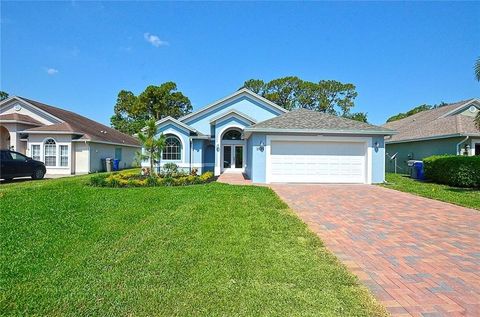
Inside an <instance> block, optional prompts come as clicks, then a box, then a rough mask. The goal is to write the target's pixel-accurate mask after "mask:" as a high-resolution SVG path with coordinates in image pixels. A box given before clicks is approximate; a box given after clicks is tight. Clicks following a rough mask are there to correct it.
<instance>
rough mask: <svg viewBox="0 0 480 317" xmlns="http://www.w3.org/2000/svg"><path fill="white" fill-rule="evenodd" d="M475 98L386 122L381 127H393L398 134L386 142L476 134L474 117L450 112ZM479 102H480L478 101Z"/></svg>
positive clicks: (479, 133) (477, 132)
mask: <svg viewBox="0 0 480 317" xmlns="http://www.w3.org/2000/svg"><path fill="white" fill-rule="evenodd" d="M474 101H475V102H476V100H475V99H468V100H464V101H460V102H455V103H452V104H448V105H445V106H442V107H439V108H437V109H432V110H426V111H422V112H419V113H416V114H414V115H413V116H410V117H407V118H404V119H401V120H396V121H393V122H388V123H386V124H384V125H383V127H385V128H388V129H394V130H397V131H398V134H396V135H394V136H392V137H391V138H390V139H388V140H387V142H398V141H407V140H416V139H424V138H435V137H442V136H449V135H464V134H469V135H471V134H478V135H480V131H479V130H478V129H477V128H476V127H475V123H474V117H473V116H465V115H462V114H459V113H458V114H450V115H449V113H450V112H452V111H453V112H455V111H459V110H461V109H462V108H464V107H466V106H468V105H470V104H471V103H472V102H474ZM479 104H480V103H479Z"/></svg>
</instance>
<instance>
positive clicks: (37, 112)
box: [0, 96, 63, 125]
mask: <svg viewBox="0 0 480 317" xmlns="http://www.w3.org/2000/svg"><path fill="white" fill-rule="evenodd" d="M0 114H1V115H7V114H17V115H23V116H28V117H30V118H31V119H32V120H35V121H36V122H38V123H40V124H39V125H42V124H46V125H49V124H56V123H61V122H63V120H62V119H61V118H58V117H57V116H55V115H54V114H52V113H49V112H48V111H45V110H44V109H41V108H39V107H37V106H35V105H34V104H33V103H31V102H29V100H27V99H24V98H22V97H18V96H12V97H10V98H8V99H5V100H3V101H2V102H0Z"/></svg>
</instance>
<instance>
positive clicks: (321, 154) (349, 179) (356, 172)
mask: <svg viewBox="0 0 480 317" xmlns="http://www.w3.org/2000/svg"><path fill="white" fill-rule="evenodd" d="M365 159H366V144H365V143H354V142H299V141H272V143H271V155H270V169H269V174H270V178H269V181H270V182H301V183H365V182H366V177H365V175H366V172H365Z"/></svg>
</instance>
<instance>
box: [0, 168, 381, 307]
mask: <svg viewBox="0 0 480 317" xmlns="http://www.w3.org/2000/svg"><path fill="white" fill-rule="evenodd" d="M87 180H88V177H72V178H65V179H57V180H46V181H35V182H22V183H11V184H1V185H0V212H1V218H0V234H1V237H0V246H1V252H0V265H1V266H0V312H1V313H0V314H1V315H32V314H34V315H40V316H43V315H72V316H73V315H75V316H81V315H83V316H85V315H92V316H126V315H129V316H139V315H140V316H141V315H143V316H146V315H150V316H152V315H163V316H192V315H195V316H201V315H203V316H313V315H316V316H318V315H321V316H383V315H385V311H384V309H383V308H382V307H381V306H379V305H378V304H377V303H376V301H375V300H374V299H373V297H372V296H371V294H370V293H369V292H368V291H366V290H365V289H364V288H363V287H361V286H360V285H359V283H358V281H357V279H356V278H355V277H354V276H353V275H352V274H350V273H349V272H348V271H347V270H346V269H345V268H344V267H343V266H342V265H340V264H339V262H338V261H337V259H336V258H335V257H333V256H332V255H331V254H330V253H329V252H328V251H327V250H326V249H325V248H324V247H323V245H322V243H321V241H320V240H319V239H318V238H317V237H316V236H315V235H314V234H312V233H311V232H310V231H308V230H307V227H306V225H304V224H303V223H302V222H301V221H300V220H299V219H298V218H297V217H296V216H295V215H294V214H293V213H292V212H291V211H290V210H289V209H288V208H287V206H286V205H285V204H284V203H283V202H282V201H280V200H279V199H278V198H277V196H276V195H275V194H274V193H273V192H272V191H271V190H270V189H268V188H266V187H254V186H231V185H225V184H218V183H211V184H206V185H196V186H190V187H157V188H123V189H114V188H92V187H89V186H86V182H87Z"/></svg>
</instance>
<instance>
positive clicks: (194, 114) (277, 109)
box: [179, 88, 288, 122]
mask: <svg viewBox="0 0 480 317" xmlns="http://www.w3.org/2000/svg"><path fill="white" fill-rule="evenodd" d="M246 96H248V97H249V98H251V99H253V100H255V101H257V102H259V103H261V104H262V105H265V107H268V108H269V109H271V110H272V111H273V112H275V113H276V114H282V113H285V112H288V111H287V110H286V109H284V108H282V107H280V106H279V105H277V104H275V103H273V102H271V101H270V100H268V99H266V98H264V97H262V96H260V95H257V94H256V93H254V92H252V91H250V90H248V89H246V88H242V89H240V90H237V91H236V92H234V93H233V94H231V95H229V96H227V97H224V98H222V99H220V100H217V101H215V102H213V103H211V104H209V105H207V106H205V107H203V108H201V109H199V110H197V111H195V112H192V113H190V114H187V115H185V116H183V117H181V118H180V119H179V121H182V122H189V121H191V120H193V119H195V118H196V117H199V116H201V115H204V114H205V113H207V112H212V111H215V109H217V108H221V107H222V106H223V105H225V104H227V103H229V102H232V101H233V100H235V99H240V98H242V97H246Z"/></svg>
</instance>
